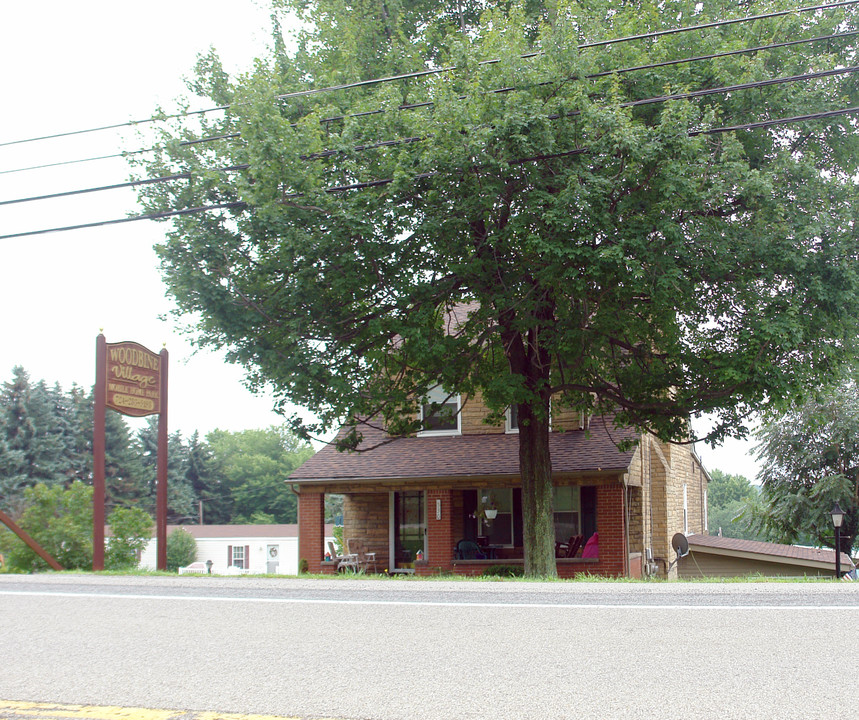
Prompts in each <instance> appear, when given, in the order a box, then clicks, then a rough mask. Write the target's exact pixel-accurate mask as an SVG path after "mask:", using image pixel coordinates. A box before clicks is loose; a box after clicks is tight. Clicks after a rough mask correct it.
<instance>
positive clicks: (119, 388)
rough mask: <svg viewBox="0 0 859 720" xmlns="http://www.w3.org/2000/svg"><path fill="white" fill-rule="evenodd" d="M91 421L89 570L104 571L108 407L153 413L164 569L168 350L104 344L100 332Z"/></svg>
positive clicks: (160, 563) (142, 414)
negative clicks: (91, 511)
mask: <svg viewBox="0 0 859 720" xmlns="http://www.w3.org/2000/svg"><path fill="white" fill-rule="evenodd" d="M95 348H96V349H95V355H96V371H95V409H94V410H95V412H94V418H93V443H92V449H93V518H92V520H93V554H92V569H93V570H104V520H105V518H104V495H105V488H104V456H105V416H106V409H107V408H111V409H112V410H115V411H116V412H118V413H122V414H123V415H131V416H133V417H145V416H146V415H158V464H157V471H156V472H157V480H158V485H157V494H156V519H155V534H156V540H157V548H158V551H157V567H158V569H159V570H166V569H167V358H168V355H167V350H162V351H161V352H160V353H159V354H157V355H156V354H155V353H153V352H152V351H150V350H147V349H146V348H145V347H143V346H142V345H139V344H138V343H134V342H121V343H108V342H106V341H105V339H104V335H101V334H99V336H98V337H97V338H96V346H95Z"/></svg>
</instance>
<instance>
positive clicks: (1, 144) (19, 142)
mask: <svg viewBox="0 0 859 720" xmlns="http://www.w3.org/2000/svg"><path fill="white" fill-rule="evenodd" d="M856 1H857V2H859V0H856ZM229 107H230V106H229V105H220V106H218V107H212V108H206V109H205V110H188V111H186V112H181V113H174V114H172V115H164V116H162V117H149V118H144V119H143V120H128V121H127V122H122V123H113V124H112V125H101V126H100V127H94V128H86V129H84V130H70V131H68V132H60V133H54V134H52V135H41V136H40V137H31V138H22V139H21V140H7V141H6V142H0V147H7V146H9V145H23V144H24V143H31V142H41V141H43V140H54V139H56V138H62V137H70V136H72V135H86V134H87V133H96V132H103V131H104V130H117V129H119V128H124V127H134V126H135V125H143V124H145V123H153V122H163V121H165V120H174V119H176V118H183V117H191V116H192V115H203V114H205V113H210V112H217V111H219V110H227V109H229Z"/></svg>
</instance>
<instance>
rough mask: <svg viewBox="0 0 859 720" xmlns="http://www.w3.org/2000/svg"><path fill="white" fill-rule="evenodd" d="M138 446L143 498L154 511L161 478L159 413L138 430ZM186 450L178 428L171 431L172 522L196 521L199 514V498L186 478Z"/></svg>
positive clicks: (169, 516)
mask: <svg viewBox="0 0 859 720" xmlns="http://www.w3.org/2000/svg"><path fill="white" fill-rule="evenodd" d="M135 445H136V449H137V452H138V454H139V456H140V459H141V464H142V473H141V474H142V478H143V487H145V489H146V492H145V496H144V498H143V502H144V505H145V508H146V510H147V511H148V512H149V513H150V514H152V515H153V516H154V515H155V512H156V503H157V478H158V472H157V471H158V417H157V416H151V417H149V418H147V421H146V424H145V425H144V426H143V427H142V428H141V429H140V430H138V431H137V435H136V442H135ZM187 470H188V458H187V451H186V448H185V445H184V442H183V440H182V434H181V433H179V432H174V433H171V434H170V436H169V437H168V439H167V520H168V522H170V523H173V524H181V523H186V522H194V521H195V520H196V518H197V512H198V507H197V498H196V497H195V495H194V490H193V488H192V487H191V483H190V482H189V480H188V478H187V475H186V473H187Z"/></svg>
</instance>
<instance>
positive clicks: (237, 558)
mask: <svg viewBox="0 0 859 720" xmlns="http://www.w3.org/2000/svg"><path fill="white" fill-rule="evenodd" d="M233 567H237V568H242V569H244V567H245V546H244V545H233Z"/></svg>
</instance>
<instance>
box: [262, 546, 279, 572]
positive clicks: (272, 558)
mask: <svg viewBox="0 0 859 720" xmlns="http://www.w3.org/2000/svg"><path fill="white" fill-rule="evenodd" d="M265 555H266V561H265V571H266V572H267V573H268V574H269V575H274V574H275V573H276V572H277V568H278V566H279V565H280V545H269V546H268V547H267V548H266V553H265Z"/></svg>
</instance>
